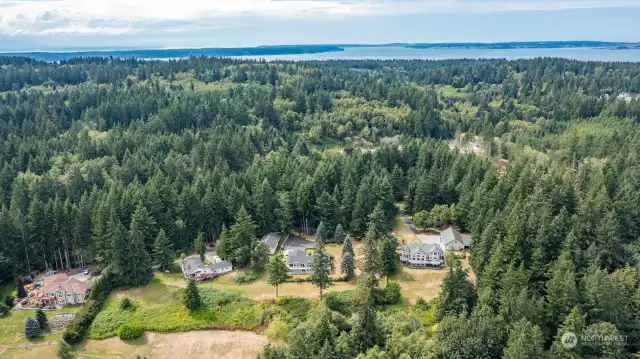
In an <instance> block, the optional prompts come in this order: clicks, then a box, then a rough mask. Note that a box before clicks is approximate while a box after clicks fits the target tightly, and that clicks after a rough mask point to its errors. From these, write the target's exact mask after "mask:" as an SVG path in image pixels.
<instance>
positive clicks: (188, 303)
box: [183, 279, 202, 311]
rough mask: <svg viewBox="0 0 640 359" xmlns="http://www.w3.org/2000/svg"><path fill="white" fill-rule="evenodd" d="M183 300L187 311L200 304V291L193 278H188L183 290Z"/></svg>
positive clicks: (194, 308) (196, 307)
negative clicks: (185, 287)
mask: <svg viewBox="0 0 640 359" xmlns="http://www.w3.org/2000/svg"><path fill="white" fill-rule="evenodd" d="M183 301H184V306H185V307H187V309H188V310H189V311H194V310H197V309H198V308H200V306H201V305H202V298H201V297H200V291H199V290H198V286H197V285H196V282H195V281H194V280H193V279H190V280H189V282H188V283H187V289H186V290H185V293H184V298H183Z"/></svg>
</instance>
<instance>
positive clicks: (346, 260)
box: [340, 252, 356, 280]
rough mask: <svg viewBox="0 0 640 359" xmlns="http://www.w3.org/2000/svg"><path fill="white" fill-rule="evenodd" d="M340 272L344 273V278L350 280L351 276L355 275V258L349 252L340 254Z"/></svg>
mask: <svg viewBox="0 0 640 359" xmlns="http://www.w3.org/2000/svg"><path fill="white" fill-rule="evenodd" d="M340 273H342V275H344V277H345V279H346V280H351V279H352V278H353V277H355V275H356V268H355V260H354V258H353V254H351V252H346V253H344V254H343V255H342V262H340Z"/></svg>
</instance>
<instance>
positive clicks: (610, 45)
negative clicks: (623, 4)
mask: <svg viewBox="0 0 640 359" xmlns="http://www.w3.org/2000/svg"><path fill="white" fill-rule="evenodd" d="M404 46H405V47H408V48H412V49H435V48H438V49H444V48H449V49H453V48H464V49H470V48H475V49H502V50H504V49H557V48H578V47H588V48H606V49H640V43H637V42H606V41H535V42H495V43H481V42H462V43H442V44H405V45H404Z"/></svg>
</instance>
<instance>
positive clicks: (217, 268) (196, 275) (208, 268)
mask: <svg viewBox="0 0 640 359" xmlns="http://www.w3.org/2000/svg"><path fill="white" fill-rule="evenodd" d="M180 268H182V273H184V277H185V278H187V279H194V280H196V281H201V280H205V279H211V278H215V277H217V276H219V275H221V274H224V273H228V272H231V271H232V270H233V265H232V264H231V262H229V261H223V260H219V261H215V262H213V263H210V264H205V263H204V262H203V261H201V260H200V257H197V256H196V257H188V258H185V259H184V260H183V261H182V262H180Z"/></svg>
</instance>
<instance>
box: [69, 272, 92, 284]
mask: <svg viewBox="0 0 640 359" xmlns="http://www.w3.org/2000/svg"><path fill="white" fill-rule="evenodd" d="M69 278H74V279H77V280H79V281H81V282H87V281H88V280H89V278H91V274H87V275H84V274H83V272H80V273H77V274H73V275H70V276H69Z"/></svg>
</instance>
